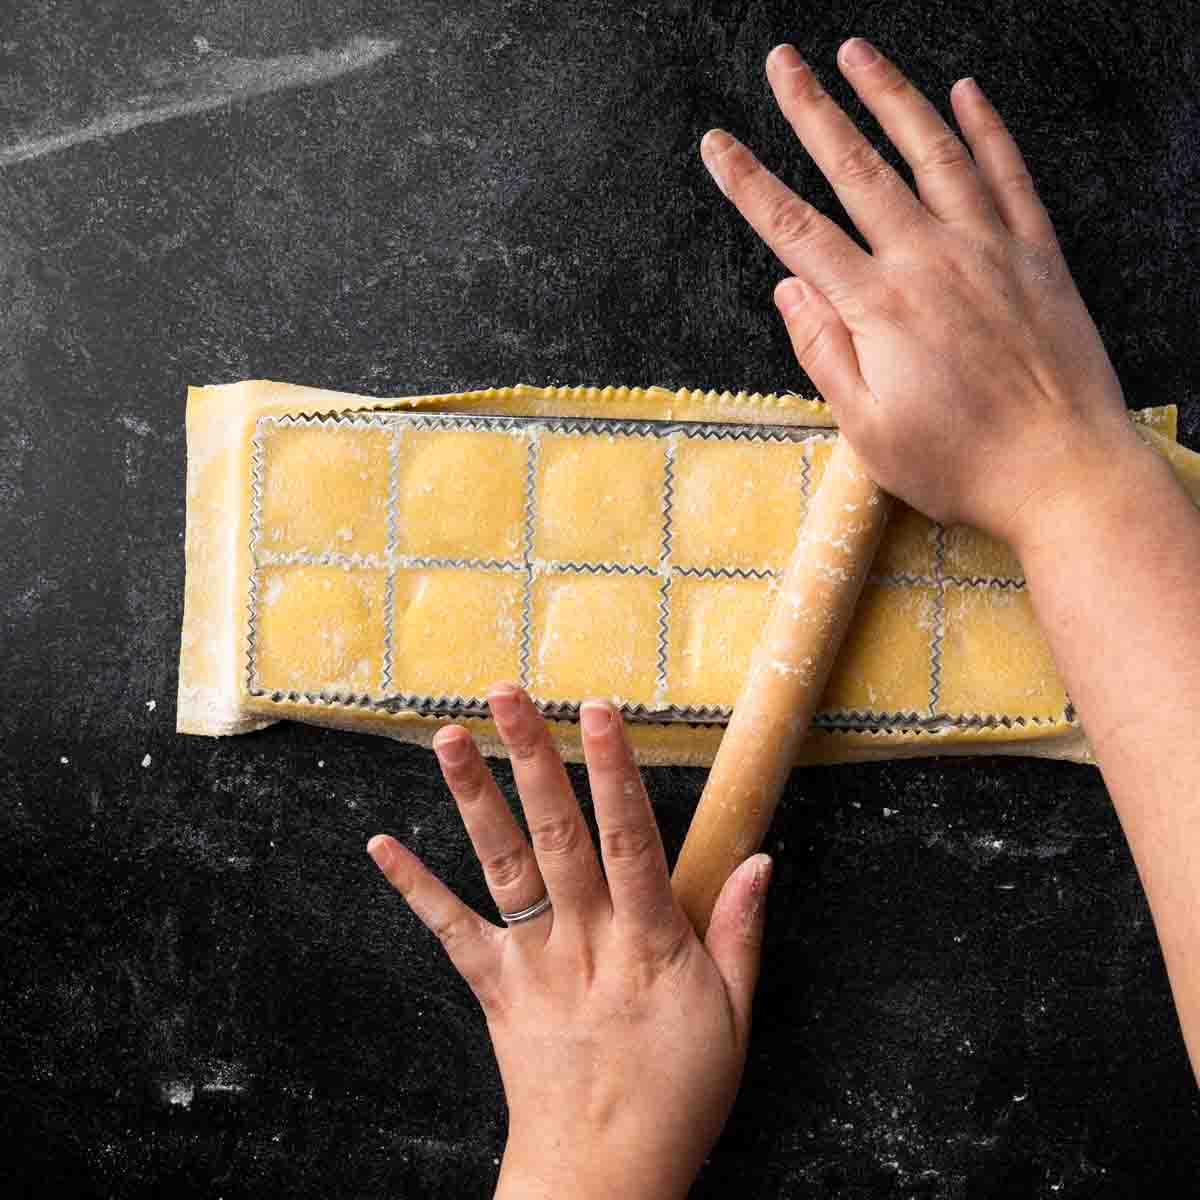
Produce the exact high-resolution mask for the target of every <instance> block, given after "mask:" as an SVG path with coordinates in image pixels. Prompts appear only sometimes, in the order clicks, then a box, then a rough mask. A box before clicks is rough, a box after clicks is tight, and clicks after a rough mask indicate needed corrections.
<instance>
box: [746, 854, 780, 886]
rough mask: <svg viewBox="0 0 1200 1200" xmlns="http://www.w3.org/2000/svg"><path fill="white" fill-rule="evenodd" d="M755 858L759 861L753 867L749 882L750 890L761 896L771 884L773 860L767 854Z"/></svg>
mask: <svg viewBox="0 0 1200 1200" xmlns="http://www.w3.org/2000/svg"><path fill="white" fill-rule="evenodd" d="M755 857H756V858H757V859H758V860H759V861H758V862H757V863H756V864H755V866H754V878H753V879H752V880H751V881H750V890H751V891H752V892H755V893H757V894H759V895H762V894H763V893H764V892H765V891H766V890H767V887H768V886H769V885H770V883H771V875H772V873H773V872H774V870H775V860H774V859H773V858H772V857H771V856H770V855H769V854H759V855H756V856H755Z"/></svg>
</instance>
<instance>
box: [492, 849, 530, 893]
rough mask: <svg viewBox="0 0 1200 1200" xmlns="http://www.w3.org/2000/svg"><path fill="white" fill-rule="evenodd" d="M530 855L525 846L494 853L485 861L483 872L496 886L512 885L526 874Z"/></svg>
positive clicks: (493, 885)
mask: <svg viewBox="0 0 1200 1200" xmlns="http://www.w3.org/2000/svg"><path fill="white" fill-rule="evenodd" d="M528 862H529V857H528V855H527V853H526V851H525V848H524V847H523V846H518V847H514V848H513V849H511V850H503V851H501V852H500V853H499V854H492V855H490V856H489V857H488V858H486V859H485V860H484V862H483V873H484V875H485V876H486V877H487V881H488V883H489V884H490V885H491V886H492V887H494V888H506V887H511V886H512V885H513V884H514V883H517V882H519V881H520V879H521V877H522V876H523V875H524V874H525V868H526V866H527V865H528Z"/></svg>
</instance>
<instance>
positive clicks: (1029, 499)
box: [701, 38, 1138, 544]
mask: <svg viewBox="0 0 1200 1200" xmlns="http://www.w3.org/2000/svg"><path fill="white" fill-rule="evenodd" d="M839 57H840V63H841V67H842V70H843V71H844V73H845V74H846V76H847V78H848V79H849V81H850V83H851V84H852V86H853V87H854V89H855V91H856V92H857V93H858V94H859V96H860V97H861V98H862V100H863V102H864V103H865V104H866V106H867V107H868V108H869V109H870V110H871V112H872V113H874V115H875V116H876V117H877V118H878V120H879V123H880V124H881V125H882V127H883V129H884V130H885V132H886V133H887V134H888V136H889V137H890V138H891V140H892V141H893V143H894V144H895V145H896V147H897V149H899V151H900V153H901V154H902V155H903V156H904V158H905V160H906V161H907V162H908V164H909V165H910V166H911V167H912V170H913V173H914V177H915V181H916V186H917V190H918V193H919V198H918V196H917V195H914V194H913V192H912V191H911V190H910V188H909V187H908V185H907V184H906V183H905V181H904V180H903V179H902V178H901V177H900V176H899V175H898V174H897V173H896V172H895V171H894V170H893V169H892V168H891V167H890V166H889V165H888V164H887V163H886V162H885V161H884V159H883V158H882V157H881V156H880V155H879V153H878V152H877V151H876V150H875V148H874V147H873V146H872V145H871V144H870V143H869V142H868V141H867V140H866V138H864V137H863V135H862V134H861V133H860V132H859V130H858V129H857V128H856V127H855V125H854V124H853V122H851V120H850V119H849V118H848V117H847V116H846V114H845V113H844V112H842V110H841V109H840V108H838V106H837V105H836V104H835V103H834V102H833V100H832V99H831V98H830V97H829V95H828V94H827V93H826V92H825V90H824V89H823V88H822V87H821V85H820V83H819V82H818V81H817V78H816V76H815V75H814V74H813V72H812V71H811V69H809V68H808V67H807V66H806V65H804V63H803V62H802V61H801V59H800V57H799V55H798V54H797V53H796V51H795V50H794V49H793V48H792V47H791V46H779V47H777V48H776V49H775V50H774V51H772V53H771V55H770V57H769V58H768V59H767V74H768V76H769V78H770V81H771V86H772V88H773V89H774V92H775V96H776V99H777V100H778V102H779V106H780V108H781V109H782V111H783V114H784V116H785V117H786V118H787V119H788V121H789V122H790V123H791V125H792V127H793V129H794V130H795V131H796V134H797V136H798V137H799V138H800V141H801V142H802V143H803V145H804V148H805V149H806V150H807V151H808V153H809V154H810V155H811V156H812V158H813V159H814V161H815V162H816V164H817V166H818V167H819V168H820V169H821V171H822V172H823V173H824V175H825V177H826V178H827V179H828V180H829V182H830V184H831V185H832V186H833V188H834V190H835V191H836V193H837V195H838V197H839V198H840V199H841V201H842V203H843V205H844V206H845V208H846V211H847V212H848V213H849V215H850V217H851V218H852V219H853V221H854V223H855V225H856V226H857V227H858V229H859V231H860V232H861V233H862V235H863V237H864V238H865V239H866V240H867V242H868V243H869V245H870V248H871V252H870V253H867V252H866V251H865V250H863V249H861V248H860V247H859V246H858V245H857V244H856V243H855V242H854V241H853V240H852V239H851V238H850V237H849V236H847V234H845V233H844V232H843V231H842V230H841V229H839V228H838V227H837V226H836V225H835V224H834V223H833V222H832V221H830V220H829V219H828V218H827V217H825V216H823V215H822V214H821V213H819V212H818V211H817V210H816V209H814V208H813V207H812V206H811V205H810V204H808V203H806V202H805V201H804V200H802V199H800V198H799V197H798V196H796V195H795V194H794V193H793V192H792V191H791V190H790V189H789V188H787V187H786V186H785V185H784V184H783V183H781V182H780V181H779V180H778V179H777V178H776V177H775V176H774V175H772V174H771V173H770V172H769V171H767V170H766V169H765V168H764V167H763V166H762V165H761V164H760V163H759V162H758V161H757V160H756V159H755V157H754V155H753V154H752V153H751V152H750V151H749V150H748V149H746V148H745V147H744V146H742V145H741V144H740V143H739V142H737V141H736V140H734V139H732V138H731V137H729V135H728V134H725V133H723V132H722V131H720V130H713V131H711V132H710V133H709V134H708V135H707V136H706V137H705V139H704V141H703V143H702V145H701V152H702V154H703V157H704V161H705V164H706V165H707V167H708V169H709V171H710V172H711V173H712V175H713V177H714V179H715V180H716V182H717V183H718V185H719V186H720V188H721V190H722V191H723V192H724V193H725V194H726V195H727V196H728V197H729V198H730V199H731V200H732V201H733V203H734V204H735V205H736V206H737V207H738V209H739V211H740V212H741V213H742V215H743V216H744V217H745V218H746V220H747V221H749V222H750V224H751V225H752V226H753V227H754V229H755V230H757V232H758V233H759V234H760V235H761V237H762V238H763V239H764V240H765V241H766V243H767V244H768V245H769V246H770V247H771V249H772V250H774V252H775V253H776V254H777V255H778V256H779V258H780V259H781V260H782V262H783V263H784V265H785V266H787V268H788V269H789V270H790V271H792V272H793V274H794V275H795V277H796V278H794V279H787V280H784V281H783V282H782V283H781V284H780V285H779V287H778V288H777V289H776V293H775V298H776V303H777V305H778V306H779V309H780V311H781V313H782V315H783V317H784V319H785V321H786V322H787V327H788V331H789V333H790V335H791V339H792V342H793V345H794V346H795V350H796V355H797V357H798V358H799V360H800V365H801V366H802V367H803V368H804V370H805V371H806V372H807V373H808V375H809V377H810V378H811V379H812V381H813V383H814V384H816V386H817V387H818V388H819V389H820V390H821V393H822V395H823V396H824V398H825V399H826V400H827V401H828V402H829V404H830V405H831V407H832V408H833V410H834V413H835V415H836V416H837V419H838V423H839V425H840V426H841V428H842V429H843V430H844V431H845V433H846V436H847V437H848V438H849V440H850V442H851V444H852V445H853V447H854V448H855V450H856V451H857V452H858V454H859V456H860V457H861V458H862V459H863V461H864V463H865V464H866V466H867V468H868V469H869V470H870V472H871V474H872V476H873V478H875V480H876V481H877V482H878V483H879V484H881V485H882V486H883V487H884V488H886V489H887V490H888V491H890V492H893V493H894V494H896V495H898V496H900V497H901V498H902V499H904V500H907V501H908V502H909V503H910V504H912V505H913V506H914V507H915V508H919V509H921V510H922V511H923V512H925V513H927V514H928V515H929V516H931V517H934V518H935V519H937V520H941V521H965V522H969V523H970V524H973V525H975V526H977V527H979V528H981V529H984V530H986V531H988V532H989V533H992V534H994V535H996V536H998V537H1001V538H1003V539H1005V540H1007V541H1010V542H1013V543H1014V544H1019V543H1020V541H1021V539H1022V536H1023V535H1026V534H1030V533H1035V532H1036V524H1037V516H1036V514H1037V513H1038V512H1039V511H1042V510H1043V509H1044V506H1046V505H1048V504H1049V503H1050V502H1052V501H1054V500H1055V498H1056V497H1057V496H1059V495H1060V494H1062V493H1066V492H1071V493H1074V494H1078V491H1079V488H1081V487H1085V486H1086V487H1089V488H1094V487H1095V486H1096V481H1097V480H1103V479H1104V478H1105V477H1106V476H1107V475H1109V474H1110V473H1111V472H1110V468H1111V466H1112V463H1113V456H1114V454H1116V453H1118V452H1119V451H1122V450H1124V449H1126V448H1131V447H1135V446H1137V445H1138V440H1137V438H1136V435H1135V434H1134V433H1133V432H1132V429H1131V427H1130V425H1129V422H1128V421H1127V420H1126V418H1125V409H1124V402H1123V399H1122V395H1121V387H1120V384H1119V383H1118V381H1117V378H1116V375H1115V373H1114V371H1113V368H1112V364H1111V363H1110V362H1109V359H1108V355H1107V354H1106V352H1105V350H1104V347H1103V345H1102V344H1101V341H1100V337H1099V334H1098V333H1097V331H1096V327H1095V325H1094V324H1093V323H1092V320H1091V318H1090V317H1089V315H1088V313H1087V310H1086V308H1085V307H1084V304H1083V301H1082V299H1081V298H1080V296H1079V293H1078V291H1077V290H1076V288H1075V285H1074V282H1073V281H1072V279H1071V276H1070V272H1069V271H1068V269H1067V265H1066V263H1065V261H1064V260H1063V257H1062V253H1061V251H1060V250H1059V247H1058V242H1057V240H1056V238H1055V236H1054V230H1053V228H1052V227H1051V224H1050V220H1049V218H1048V217H1047V215H1046V210H1045V208H1044V207H1043V206H1042V203H1041V201H1040V200H1039V198H1038V196H1037V193H1036V191H1035V190H1034V187H1033V183H1032V181H1031V179H1030V176H1029V172H1028V171H1027V170H1026V167H1025V163H1024V161H1023V159H1022V157H1021V153H1020V151H1019V150H1018V149H1017V146H1016V143H1015V142H1014V141H1013V138H1012V137H1011V135H1010V134H1009V132H1008V130H1007V129H1006V128H1005V126H1004V124H1003V122H1002V121H1001V120H1000V118H999V116H998V115H997V114H996V111H995V109H994V108H993V107H992V106H991V104H990V103H989V102H988V101H987V100H986V99H985V98H984V96H983V93H982V92H981V91H980V90H979V88H978V87H977V86H976V85H975V84H974V82H973V81H971V80H960V81H959V82H958V83H957V84H956V85H955V86H954V88H953V90H952V91H951V100H952V103H953V106H954V111H955V115H956V116H957V118H958V122H959V124H960V126H961V127H962V131H963V133H964V135H965V136H966V139H967V142H968V143H969V145H970V151H968V150H967V148H966V146H964V145H963V143H962V142H961V141H960V140H959V139H958V137H956V136H955V134H954V133H953V132H952V131H951V129H950V128H949V127H948V126H947V125H946V123H945V122H944V121H943V120H942V118H941V117H940V116H939V115H938V113H937V111H936V110H935V109H934V107H933V106H932V105H931V104H930V103H929V102H928V101H927V100H926V99H925V98H924V97H923V96H922V95H921V94H920V93H919V92H918V91H917V90H916V88H914V87H913V85H912V84H911V83H910V82H909V81H908V80H907V79H905V77H904V76H903V75H902V74H901V73H900V71H899V70H897V68H896V67H895V66H893V65H892V64H891V63H890V62H888V61H887V59H885V58H884V57H883V56H882V55H881V54H879V53H878V52H877V51H876V50H875V49H874V48H873V47H871V46H870V45H869V44H868V43H866V42H864V41H862V40H861V39H858V38H855V39H852V40H850V41H849V42H846V43H845V44H844V45H843V46H842V48H841V51H840V55H839Z"/></svg>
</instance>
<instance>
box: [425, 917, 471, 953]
mask: <svg viewBox="0 0 1200 1200" xmlns="http://www.w3.org/2000/svg"><path fill="white" fill-rule="evenodd" d="M431 928H432V930H433V936H434V937H436V938H437V940H438V941H439V942H441V943H442V948H443V949H444V950H445V951H446V953H447V954H450V955H453V954H454V952H455V950H456V949H457V948H458V947H459V946H461V945H462V944H463V943H464V942H466V941H467V939H468V938H469V937H470V934H471V925H470V920H469V918H467V917H464V916H456V917H448V918H446V919H445V920H442V921H438V922H437V923H436V924H435V925H433V926H432V927H431Z"/></svg>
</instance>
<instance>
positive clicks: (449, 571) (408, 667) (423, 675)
mask: <svg viewBox="0 0 1200 1200" xmlns="http://www.w3.org/2000/svg"><path fill="white" fill-rule="evenodd" d="M523 589H524V573H523V572H521V571H469V570H462V569H461V568H455V567H433V568H425V569H421V570H398V571H397V572H396V574H395V576H394V577H393V582H392V637H391V650H392V655H391V664H392V669H391V678H390V681H389V685H388V691H389V693H393V694H396V693H399V694H408V695H417V696H440V695H444V694H447V693H449V694H457V695H462V696H469V697H482V696H483V695H484V694H485V693H486V692H487V689H488V688H489V687H490V686H491V685H492V684H493V683H501V682H504V681H509V680H516V679H517V677H518V675H519V670H520V669H519V656H520V645H521V602H522V595H523Z"/></svg>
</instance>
